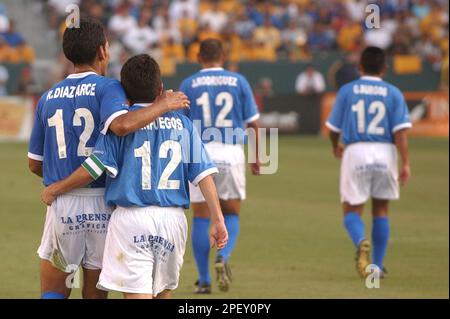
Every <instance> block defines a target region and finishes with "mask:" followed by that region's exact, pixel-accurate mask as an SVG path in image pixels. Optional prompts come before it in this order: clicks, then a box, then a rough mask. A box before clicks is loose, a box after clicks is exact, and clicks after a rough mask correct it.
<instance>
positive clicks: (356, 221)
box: [343, 202, 371, 277]
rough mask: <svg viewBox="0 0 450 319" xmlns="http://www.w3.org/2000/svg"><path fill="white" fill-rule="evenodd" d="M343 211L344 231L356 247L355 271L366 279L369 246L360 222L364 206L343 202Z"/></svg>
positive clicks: (361, 221)
mask: <svg viewBox="0 0 450 319" xmlns="http://www.w3.org/2000/svg"><path fill="white" fill-rule="evenodd" d="M343 210H344V226H345V229H346V230H347V233H348V235H349V236H350V239H351V240H352V242H353V244H354V245H355V247H356V258H355V261H356V271H357V272H358V274H359V275H360V276H361V277H366V276H367V272H366V268H367V266H368V265H370V250H371V245H370V242H369V240H367V238H366V233H365V225H364V221H363V220H362V213H363V210H364V204H360V205H351V204H349V203H348V202H344V204H343Z"/></svg>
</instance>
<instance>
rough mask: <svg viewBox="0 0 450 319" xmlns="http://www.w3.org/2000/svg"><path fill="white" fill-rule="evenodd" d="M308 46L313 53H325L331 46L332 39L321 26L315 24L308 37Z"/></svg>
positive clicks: (323, 26)
mask: <svg viewBox="0 0 450 319" xmlns="http://www.w3.org/2000/svg"><path fill="white" fill-rule="evenodd" d="M308 46H309V48H310V49H311V51H313V52H317V51H327V50H330V49H331V48H332V46H333V39H332V38H331V37H330V33H328V30H327V29H326V26H325V25H323V24H316V25H314V28H313V30H312V32H311V33H309V35H308Z"/></svg>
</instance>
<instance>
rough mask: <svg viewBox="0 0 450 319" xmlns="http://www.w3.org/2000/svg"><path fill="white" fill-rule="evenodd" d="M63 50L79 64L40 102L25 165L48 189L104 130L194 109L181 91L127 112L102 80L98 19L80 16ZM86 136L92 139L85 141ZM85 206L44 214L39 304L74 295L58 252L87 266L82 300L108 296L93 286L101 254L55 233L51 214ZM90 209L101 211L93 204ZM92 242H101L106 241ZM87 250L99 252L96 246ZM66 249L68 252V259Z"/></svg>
mask: <svg viewBox="0 0 450 319" xmlns="http://www.w3.org/2000/svg"><path fill="white" fill-rule="evenodd" d="M63 50H64V54H65V55H66V57H67V58H68V59H69V60H70V61H71V62H72V63H73V64H74V69H75V73H74V74H71V75H70V76H68V77H67V78H66V79H65V80H63V81H61V82H60V83H58V84H56V85H55V86H54V87H53V88H52V89H50V90H49V91H47V92H46V93H45V94H44V95H43V96H42V98H41V99H40V101H39V103H38V106H37V108H36V117H35V124H34V127H33V132H32V136H31V139H30V145H29V153H28V158H29V163H28V166H29V168H30V170H31V172H33V173H34V174H36V175H38V176H40V177H43V178H44V184H45V185H49V184H50V183H52V182H54V181H57V180H60V179H62V178H64V177H66V176H68V175H69V174H70V173H71V172H73V171H74V170H75V169H76V167H78V166H79V165H80V164H81V163H82V161H83V160H84V159H85V158H86V156H88V155H89V149H91V147H86V144H89V145H93V144H95V141H96V138H97V137H98V134H99V132H100V133H101V134H106V133H107V132H108V131H111V132H113V133H114V134H117V135H120V136H122V135H126V134H128V133H130V132H133V131H135V130H137V129H139V128H141V127H144V126H146V125H147V124H149V123H151V122H153V121H154V120H155V119H156V118H158V117H159V116H160V115H162V114H164V113H166V112H168V111H173V110H177V109H181V108H185V107H187V106H188V105H189V101H188V99H187V97H186V96H185V95H184V94H183V93H181V92H171V91H168V92H165V94H163V95H162V96H161V97H160V98H159V99H158V100H157V101H155V103H154V107H153V108H146V109H141V110H136V111H134V112H128V106H127V105H126V103H127V101H126V97H125V94H124V93H123V89H122V88H121V87H120V84H119V83H118V81H116V80H113V79H108V78H106V77H104V76H103V75H105V74H106V69H107V66H108V63H109V44H108V41H107V39H106V37H105V32H104V29H103V26H102V25H101V23H99V22H98V21H95V20H92V19H84V18H83V19H81V21H80V28H67V29H66V31H65V33H64V37H63ZM75 89H76V91H75ZM82 118H83V119H84V120H82ZM74 126H78V127H79V126H81V127H84V128H83V129H84V131H83V137H82V136H81V135H80V134H82V133H81V130H78V129H77V128H74ZM55 133H56V134H55ZM89 134H91V135H90V136H88V137H86V136H87V135H89ZM66 142H67V143H66ZM44 155H45V156H44ZM100 184H101V183H98V185H96V187H93V188H98V189H97V190H95V191H97V192H98V193H100V192H101V190H100V189H101V188H102V186H101V185H100ZM103 187H104V185H103ZM91 191H92V190H91ZM91 197H92V196H91ZM74 200H76V202H77V203H78V204H79V206H80V207H83V205H84V204H82V203H83V202H86V201H89V202H90V203H92V205H94V204H93V203H94V201H93V199H92V198H87V199H86V196H85V195H80V194H77V195H75V196H74ZM96 203H102V201H100V200H99V201H97V202H96ZM62 206H63V205H62ZM80 207H78V208H77V207H75V205H66V207H65V208H59V209H56V208H55V207H48V208H47V210H48V212H51V214H47V217H46V224H45V227H44V234H43V237H42V241H41V246H40V249H39V252H38V253H39V256H40V258H41V297H42V298H67V297H68V296H69V295H70V291H71V289H70V288H69V287H68V284H67V283H66V279H67V278H68V276H69V275H70V273H69V270H68V269H67V267H66V266H61V267H59V268H60V269H58V268H57V267H56V266H55V264H54V263H53V262H51V261H50V260H51V259H52V258H53V256H54V255H55V251H58V252H59V253H61V254H62V256H61V257H62V260H64V261H65V262H64V263H63V264H66V263H67V264H70V265H81V266H83V269H84V283H83V290H82V295H83V297H84V298H105V297H106V294H105V293H104V292H102V291H99V290H98V289H96V287H95V285H96V282H97V278H98V274H99V272H100V270H99V269H98V267H99V266H100V265H99V263H98V260H101V255H100V254H101V250H100V249H97V250H96V252H95V253H92V252H90V253H89V254H87V253H86V252H85V253H84V255H82V252H81V250H82V247H87V246H88V245H87V244H86V245H85V244H84V243H83V242H82V241H83V240H84V239H82V238H81V237H82V234H81V233H82V231H78V232H70V235H67V234H66V235H64V232H65V231H61V232H56V231H55V232H52V231H50V229H51V228H52V227H56V226H55V224H58V222H57V221H55V220H54V219H56V217H54V216H56V215H58V216H59V217H61V216H69V215H70V216H69V217H70V218H71V219H72V218H75V217H76V216H75V215H76V214H80V213H81V214H84V213H85V212H83V211H81V210H84V209H81V208H80ZM90 209H95V210H97V211H104V210H103V208H101V207H98V206H95V205H94V206H92V207H91V208H90ZM59 217H58V218H57V219H58V220H59V224H58V226H59V227H60V229H61V230H62V229H63V228H68V227H69V226H68V225H67V224H64V223H63V222H61V220H62V218H59ZM66 233H67V232H66ZM64 236H65V237H66V238H65V239H64V242H65V245H64V247H63V246H61V245H60V247H62V248H61V249H59V250H58V249H56V247H54V246H55V245H53V243H54V242H55V241H54V240H52V238H53V239H57V240H60V239H61V238H62V237H64ZM69 237H70V238H69ZM91 237H94V236H91ZM61 240H62V239H61ZM86 241H87V239H86ZM93 241H97V242H98V243H99V242H100V241H101V240H93ZM72 246H77V249H76V253H75V252H74V251H75V249H72V248H70V247H72ZM90 246H91V247H92V246H97V247H100V245H99V244H96V245H90ZM86 249H87V248H86ZM62 251H65V252H66V256H64V254H63V253H62ZM89 256H90V257H89ZM80 258H81V261H80ZM88 259H92V260H95V265H93V264H90V260H88ZM80 263H81V264H80ZM88 264H89V265H88ZM85 266H86V267H85ZM87 267H89V268H87ZM63 270H65V271H63Z"/></svg>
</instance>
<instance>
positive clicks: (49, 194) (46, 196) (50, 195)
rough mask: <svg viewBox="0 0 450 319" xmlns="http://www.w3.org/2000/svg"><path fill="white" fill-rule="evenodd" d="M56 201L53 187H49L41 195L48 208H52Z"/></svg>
mask: <svg viewBox="0 0 450 319" xmlns="http://www.w3.org/2000/svg"><path fill="white" fill-rule="evenodd" d="M55 199H56V195H55V192H54V191H53V188H52V185H50V186H47V187H46V188H45V189H44V190H43V191H42V194H41V200H42V202H43V203H44V204H46V205H47V206H50V205H51V204H52V203H53V202H54V201H55Z"/></svg>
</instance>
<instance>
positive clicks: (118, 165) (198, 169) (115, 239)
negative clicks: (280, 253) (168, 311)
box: [43, 54, 227, 299]
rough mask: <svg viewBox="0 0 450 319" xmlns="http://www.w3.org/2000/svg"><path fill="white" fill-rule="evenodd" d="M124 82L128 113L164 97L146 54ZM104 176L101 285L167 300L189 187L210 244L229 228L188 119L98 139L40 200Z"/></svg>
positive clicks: (170, 116) (124, 74) (129, 65)
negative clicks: (200, 199)
mask: <svg viewBox="0 0 450 319" xmlns="http://www.w3.org/2000/svg"><path fill="white" fill-rule="evenodd" d="M121 83H122V85H123V87H124V89H125V92H126V94H127V97H128V99H129V101H130V104H131V105H132V106H131V110H140V109H144V108H151V107H153V105H152V102H153V101H154V100H155V98H156V97H157V96H158V95H159V94H160V93H161V89H162V84H161V77H160V70H159V66H158V64H157V63H156V62H155V61H154V60H153V59H152V58H151V57H150V56H148V55H145V54H142V55H138V56H135V57H133V58H131V59H129V60H128V61H127V62H126V63H125V65H124V66H123V68H122V71H121ZM103 171H106V172H107V174H108V177H107V180H106V202H107V204H108V205H109V206H116V207H117V208H116V209H115V210H114V212H113V214H112V217H111V220H110V223H109V229H108V234H107V237H106V244H105V253H104V258H103V269H102V272H101V275H100V280H99V283H98V287H99V288H101V289H107V290H115V291H120V292H123V293H124V296H125V298H139V299H142V298H148V299H151V298H153V297H156V298H168V297H169V296H170V291H171V290H173V289H175V288H176V287H177V285H178V279H179V273H180V269H181V266H182V263H183V255H184V251H185V246H186V238H187V222H186V217H185V215H184V211H183V209H187V208H188V207H189V183H188V181H190V182H191V183H193V184H194V185H199V187H200V189H201V191H202V194H203V196H204V197H205V199H206V202H207V205H208V207H209V210H210V211H211V218H212V221H213V223H212V227H211V237H210V243H211V244H212V245H214V244H217V247H218V248H223V247H224V245H225V244H226V242H227V231H226V227H225V223H224V219H223V216H222V212H221V210H220V204H219V199H218V196H217V192H216V189H215V185H214V181H213V179H212V177H211V175H212V174H214V173H216V172H217V168H216V167H215V166H214V164H213V163H212V162H211V161H210V159H209V157H208V154H207V153H206V150H205V148H204V146H203V143H202V142H201V139H200V136H199V135H198V133H197V131H196V129H195V127H194V126H193V125H192V122H191V121H190V120H189V118H187V117H186V116H184V115H182V114H180V113H179V112H168V113H166V114H164V115H163V116H161V117H160V118H158V119H157V120H156V121H155V122H153V123H151V124H149V125H148V126H146V127H144V128H142V129H141V130H139V131H137V132H135V133H131V134H129V135H127V136H125V137H118V136H116V135H114V134H112V133H111V132H110V133H107V134H106V135H105V136H100V137H99V139H98V141H97V143H96V146H95V149H94V151H93V154H92V155H91V156H90V157H89V158H88V159H87V160H86V161H85V162H84V164H83V167H82V168H79V169H78V170H77V171H76V172H75V173H74V174H72V175H71V176H70V177H69V178H67V179H65V180H63V181H61V182H58V183H56V184H53V185H51V186H49V187H48V188H47V189H46V191H44V193H43V200H44V201H45V202H50V201H52V200H53V198H54V197H55V196H56V195H58V194H62V193H65V192H67V191H69V190H71V189H74V188H76V187H80V186H81V185H84V184H86V183H89V182H90V181H92V180H93V179H97V178H99V177H100V176H101V174H102V173H103Z"/></svg>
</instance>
